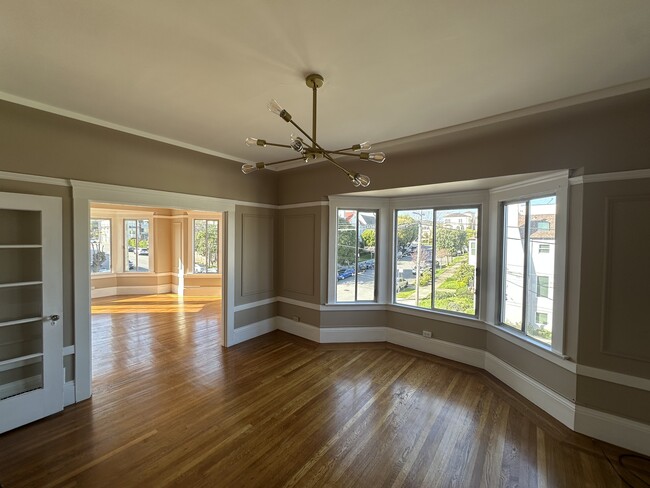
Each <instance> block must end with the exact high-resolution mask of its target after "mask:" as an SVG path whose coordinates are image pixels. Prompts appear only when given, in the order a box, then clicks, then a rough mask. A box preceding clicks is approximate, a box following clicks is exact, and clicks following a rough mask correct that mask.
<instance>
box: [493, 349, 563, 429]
mask: <svg viewBox="0 0 650 488" xmlns="http://www.w3.org/2000/svg"><path fill="white" fill-rule="evenodd" d="M484 369H485V370H486V371H487V372H488V373H490V374H492V375H493V376H496V377H497V378H499V379H500V380H501V381H503V382H504V383H505V384H506V385H508V386H509V387H510V388H512V389H513V390H515V391H516V392H517V393H519V394H520V395H521V396H523V397H524V398H526V399H528V400H530V401H531V402H533V403H534V404H535V405H537V406H538V407H539V408H541V409H542V410H544V411H545V412H546V413H548V414H549V415H551V416H552V417H553V418H555V419H557V420H559V421H560V422H562V423H563V424H564V425H566V426H567V427H568V428H570V429H571V430H573V429H574V419H575V404H574V403H573V402H571V401H569V400H567V399H566V398H564V397H563V396H562V395H560V394H558V393H556V392H554V391H553V390H551V389H550V388H547V387H546V386H544V385H543V384H541V383H539V382H538V381H535V380H534V379H532V378H530V377H529V376H527V375H525V374H524V373H522V372H521V371H519V370H518V369H516V368H513V367H512V366H511V365H509V364H508V363H506V362H505V361H503V360H501V359H499V358H498V357H496V356H493V355H492V354H490V353H485V366H484Z"/></svg>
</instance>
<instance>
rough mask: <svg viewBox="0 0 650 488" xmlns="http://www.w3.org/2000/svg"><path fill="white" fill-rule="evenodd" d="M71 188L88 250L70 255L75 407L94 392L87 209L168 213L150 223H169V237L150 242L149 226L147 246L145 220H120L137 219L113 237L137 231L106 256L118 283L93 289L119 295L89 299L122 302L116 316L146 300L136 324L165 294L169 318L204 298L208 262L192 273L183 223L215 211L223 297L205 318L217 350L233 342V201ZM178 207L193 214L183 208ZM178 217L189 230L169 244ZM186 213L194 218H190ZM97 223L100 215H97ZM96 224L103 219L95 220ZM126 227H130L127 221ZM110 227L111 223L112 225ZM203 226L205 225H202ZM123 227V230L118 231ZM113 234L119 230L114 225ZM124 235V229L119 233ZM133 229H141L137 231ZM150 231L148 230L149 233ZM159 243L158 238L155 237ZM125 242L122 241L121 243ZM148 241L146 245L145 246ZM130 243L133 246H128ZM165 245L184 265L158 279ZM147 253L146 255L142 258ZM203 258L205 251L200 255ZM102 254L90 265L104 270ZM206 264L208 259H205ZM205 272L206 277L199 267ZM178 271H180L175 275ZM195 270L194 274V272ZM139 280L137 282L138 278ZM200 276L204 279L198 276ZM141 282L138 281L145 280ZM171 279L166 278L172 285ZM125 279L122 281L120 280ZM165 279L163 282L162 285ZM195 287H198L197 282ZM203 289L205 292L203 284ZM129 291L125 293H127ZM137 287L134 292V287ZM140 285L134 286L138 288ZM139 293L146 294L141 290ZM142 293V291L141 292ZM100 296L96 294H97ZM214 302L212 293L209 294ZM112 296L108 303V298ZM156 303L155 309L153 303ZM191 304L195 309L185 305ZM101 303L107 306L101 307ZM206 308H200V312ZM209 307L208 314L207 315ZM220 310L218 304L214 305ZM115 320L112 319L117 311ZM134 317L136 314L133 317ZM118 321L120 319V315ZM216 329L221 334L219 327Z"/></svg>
mask: <svg viewBox="0 0 650 488" xmlns="http://www.w3.org/2000/svg"><path fill="white" fill-rule="evenodd" d="M71 183H72V187H73V196H74V204H73V205H74V242H75V248H79V249H81V248H87V249H89V252H88V253H75V276H74V278H75V281H74V286H75V317H76V320H75V373H76V374H75V401H76V402H79V401H82V400H84V399H86V398H89V397H90V396H91V394H92V376H93V374H92V366H91V364H92V342H93V341H92V333H91V324H92V315H91V303H92V302H91V300H93V298H92V289H91V287H92V284H91V281H92V279H91V263H92V261H91V254H92V253H93V252H92V250H91V249H90V248H89V243H90V241H91V235H90V227H89V225H88V223H89V222H90V220H91V210H92V208H93V206H95V207H98V206H102V205H103V206H104V207H105V208H104V211H108V210H109V207H111V206H113V207H115V206H118V207H120V206H121V207H137V208H136V209H130V210H133V211H134V212H140V211H142V210H143V209H165V210H166V211H167V214H165V213H164V212H163V213H161V214H160V215H158V216H157V217H155V218H153V217H152V221H155V220H161V221H168V223H169V224H170V226H169V229H168V238H167V239H163V241H164V242H163V241H159V240H158V239H157V238H156V237H155V233H156V229H155V227H154V228H153V234H154V235H153V240H151V239H152V235H149V236H147V237H148V239H149V241H147V239H144V234H146V233H147V229H146V226H145V225H143V223H142V222H137V220H143V216H142V215H140V216H137V215H135V214H134V215H131V217H133V218H131V219H123V220H135V221H136V222H135V226H134V225H129V223H125V222H124V221H123V220H122V221H120V223H119V224H117V225H119V229H120V231H119V232H124V235H129V231H130V229H134V228H135V237H134V239H135V241H134V242H133V243H131V244H129V239H131V238H132V237H127V239H126V240H123V241H122V242H121V243H118V244H117V245H116V248H115V250H114V251H111V254H112V259H113V260H114V261H116V262H117V263H120V264H118V266H117V268H116V269H120V268H119V266H120V265H121V266H122V268H121V271H122V273H121V274H123V275H125V276H122V277H121V278H122V279H117V278H118V277H115V281H114V282H112V283H110V282H109V284H108V286H107V285H106V284H104V286H101V287H98V286H96V287H95V289H96V290H97V289H100V288H103V289H106V288H109V289H110V288H115V289H116V290H117V294H115V295H110V294H111V293H113V290H111V291H106V290H104V291H102V292H99V294H100V295H101V293H104V294H105V295H104V296H103V297H102V296H96V297H95V299H96V300H99V299H102V300H104V299H106V300H109V301H117V300H120V302H119V303H120V310H122V311H124V310H126V309H127V308H128V307H129V306H130V307H135V306H137V301H138V300H137V297H140V298H142V297H143V296H148V297H150V299H149V302H150V303H148V304H146V305H143V304H142V303H140V312H141V313H140V315H139V316H140V318H141V317H142V316H143V311H144V308H146V307H149V308H150V309H151V308H155V307H156V306H160V305H161V303H162V302H161V300H163V299H162V298H160V297H162V296H164V295H168V297H167V299H169V297H170V296H172V295H176V296H175V297H174V298H173V299H174V300H176V304H175V305H173V306H171V304H170V303H167V305H169V306H171V308H168V309H169V310H171V311H172V313H170V314H168V316H170V317H171V316H172V315H173V314H176V316H178V315H179V314H181V315H182V313H185V312H186V311H187V310H188V307H189V309H192V308H193V307H194V308H195V307H196V303H197V300H199V298H197V297H196V296H193V295H195V294H196V290H197V289H198V290H199V291H200V293H203V292H204V291H205V290H204V289H205V288H207V286H205V285H208V283H207V282H206V281H209V280H210V279H211V278H212V276H210V275H211V273H209V272H208V271H210V270H209V268H210V266H211V262H210V261H209V258H208V260H206V261H205V264H202V263H201V262H198V265H199V267H195V264H197V260H196V259H195V258H194V257H193V256H190V255H189V254H190V248H189V245H186V246H185V247H183V246H184V244H183V243H184V242H185V241H188V242H189V229H190V227H189V223H190V222H191V221H193V220H211V219H208V218H203V219H202V218H200V217H204V216H205V213H215V212H216V213H219V214H220V216H221V220H220V221H219V224H220V226H219V229H218V230H219V236H220V237H219V240H220V241H219V242H220V247H219V253H220V257H219V274H220V275H221V280H220V293H221V296H222V299H221V300H220V309H219V310H214V305H211V306H210V307H212V309H213V311H212V313H209V314H208V316H207V317H208V318H207V320H210V321H211V320H218V321H219V324H221V327H220V331H221V334H220V336H221V344H222V345H223V346H228V345H231V344H232V341H233V339H234V286H233V284H234V283H233V280H234V267H235V260H234V252H233V250H234V245H235V237H234V232H232V231H231V229H233V228H234V213H235V212H234V210H235V203H234V202H232V201H228V200H222V199H218V198H210V197H201V196H195V195H184V194H175V193H169V192H162V191H155V190H143V189H133V188H126V187H117V186H113V185H104V184H96V183H87V182H78V181H72V182H71ZM182 209H192V210H191V211H189V210H182ZM179 212H180V213H182V212H187V213H188V214H187V217H182V219H184V220H186V221H187V222H188V226H187V229H188V232H187V234H186V235H181V236H180V238H179V237H176V238H174V232H173V231H172V224H173V223H174V219H178V218H179V217H178V215H179ZM190 212H192V213H193V215H194V214H196V215H194V216H193V217H192V219H190V214H189V213H190ZM154 215H155V212H154ZM95 216H97V217H100V216H99V215H95ZM100 220H101V219H100ZM130 224H132V222H131V223H130ZM200 224H205V222H199V226H198V227H199V228H200ZM112 225H115V224H112ZM205 225H209V224H205ZM122 226H124V227H122ZM116 228H117V227H116ZM122 229H123V230H122ZM138 229H139V230H138ZM149 232H152V230H151V228H149ZM159 237H160V236H159ZM123 239H124V237H123ZM147 242H149V244H148V246H149V247H147ZM133 244H135V245H133ZM161 246H162V247H165V246H167V248H168V252H169V255H171V254H172V252H174V250H176V252H182V253H184V256H185V258H184V259H174V260H173V261H172V262H169V266H168V268H167V270H166V271H163V268H161V267H159V268H158V273H157V272H156V266H158V264H157V258H156V252H157V251H156V249H157V248H158V252H159V253H160V251H161V250H160V247H161ZM129 247H132V248H133V250H129ZM145 248H147V251H144V253H145V254H143V253H142V249H145ZM146 253H148V256H147V254H146ZM204 254H207V253H204ZM136 255H137V256H138V258H137V261H134V262H133V267H134V269H135V270H137V269H138V268H146V267H147V266H149V267H151V266H153V272H151V271H135V272H133V270H131V271H129V270H128V267H129V259H131V260H132V261H133V257H135V256H136ZM142 256H145V257H147V258H148V259H143V258H142ZM100 258H102V256H101V255H99V257H97V259H96V266H98V267H99V268H101V266H102V265H103V266H104V267H105V266H106V265H105V264H102V263H103V260H101V262H100ZM206 258H207V256H206ZM190 263H191V269H190V270H188V269H187V267H188V266H189V265H190ZM203 266H204V267H205V273H202V272H201V271H203V268H202V267H203ZM179 267H182V269H181V270H180V272H179ZM194 271H196V272H194ZM165 273H166V274H167V275H168V277H167V278H166V277H165V276H161V274H165ZM136 275H137V276H136ZM203 275H205V276H203ZM143 278H144V280H141V279H143ZM170 278H171V280H170ZM100 279H107V280H108V279H109V278H100ZM124 280H127V281H124ZM165 280H167V281H165ZM197 282H198V284H197ZM202 285H203V286H202ZM130 287H131V288H130ZM134 287H136V288H134ZM137 287H139V288H137ZM143 287H144V288H143ZM134 291H136V292H138V293H139V294H133V296H132V295H126V294H124V293H131V292H134ZM143 292H144V293H143ZM95 294H96V295H98V292H95ZM178 295H181V296H182V297H183V303H182V307H183V308H182V309H181V308H180V304H179V303H178ZM214 296H216V295H214ZM111 297H112V298H113V300H111ZM127 297H130V299H131V302H127V301H125V300H127ZM156 301H158V304H157V305H156V303H155V302H156ZM192 302H194V305H192V304H191V303H192ZM104 305H106V303H104ZM205 306H206V304H204V308H205ZM210 307H208V311H209V310H210ZM217 308H219V306H217ZM116 310H117V309H116V308H115V307H114V306H113V310H112V312H116ZM113 315H116V316H118V314H117V313H114V314H113ZM136 315H137V314H136ZM119 316H122V315H119ZM132 318H134V320H135V322H133V321H131V322H129V323H131V324H133V323H136V322H137V320H138V319H137V318H135V317H132ZM217 330H219V329H217Z"/></svg>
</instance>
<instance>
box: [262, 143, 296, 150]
mask: <svg viewBox="0 0 650 488" xmlns="http://www.w3.org/2000/svg"><path fill="white" fill-rule="evenodd" d="M266 145H267V146H273V147H286V148H288V149H291V146H290V145H289V144H276V143H275V142H267V143H266Z"/></svg>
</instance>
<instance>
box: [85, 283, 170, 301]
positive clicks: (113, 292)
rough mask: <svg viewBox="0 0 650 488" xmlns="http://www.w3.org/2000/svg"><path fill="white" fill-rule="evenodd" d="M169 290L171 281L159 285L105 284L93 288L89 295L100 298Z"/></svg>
mask: <svg viewBox="0 0 650 488" xmlns="http://www.w3.org/2000/svg"><path fill="white" fill-rule="evenodd" d="M171 292H172V285H171V283H165V284H161V285H139V286H107V287H106V288H93V290H92V292H91V296H92V298H101V297H112V296H118V295H162V294H164V293H171Z"/></svg>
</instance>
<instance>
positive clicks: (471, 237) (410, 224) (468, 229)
mask: <svg viewBox="0 0 650 488" xmlns="http://www.w3.org/2000/svg"><path fill="white" fill-rule="evenodd" d="M478 222H479V209H478V207H468V208H452V209H445V208H440V209H433V208H432V209H414V210H397V212H396V227H395V249H396V259H395V295H394V301H395V303H397V304H400V305H408V306H412V307H417V308H424V309H429V310H438V311H444V312H453V313H460V314H466V315H473V316H476V315H477V299H476V295H477V293H476V292H477V288H478V287H477V283H478V281H477V273H476V270H477V249H478V248H479V246H478Z"/></svg>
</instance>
